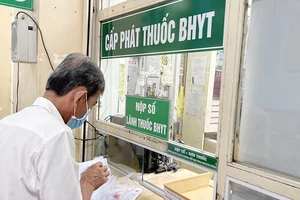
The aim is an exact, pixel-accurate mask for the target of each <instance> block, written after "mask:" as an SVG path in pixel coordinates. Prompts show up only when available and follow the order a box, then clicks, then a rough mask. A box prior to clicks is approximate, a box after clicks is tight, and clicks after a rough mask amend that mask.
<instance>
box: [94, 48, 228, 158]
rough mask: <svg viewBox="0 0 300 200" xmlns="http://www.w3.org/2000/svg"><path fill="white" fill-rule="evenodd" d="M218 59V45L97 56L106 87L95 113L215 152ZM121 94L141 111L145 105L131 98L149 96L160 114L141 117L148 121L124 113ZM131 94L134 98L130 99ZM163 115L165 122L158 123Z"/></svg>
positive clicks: (219, 60) (221, 54)
mask: <svg viewBox="0 0 300 200" xmlns="http://www.w3.org/2000/svg"><path fill="white" fill-rule="evenodd" d="M222 60H223V51H211V52H199V53H188V54H169V55H158V56H140V57H128V58H116V59H107V60H102V61H101V70H102V71H103V73H104V77H105V78H106V88H107V89H106V90H105V93H104V95H103V97H101V104H99V105H98V106H99V107H98V108H99V109H98V112H97V119H98V120H105V121H107V122H111V123H116V124H119V125H122V126H126V125H130V126H133V125H135V126H136V128H134V127H133V128H134V130H137V131H139V132H142V133H143V131H144V130H145V131H148V132H146V133H145V134H147V133H148V134H149V132H150V134H151V131H152V132H153V130H154V131H155V130H156V132H158V133H160V134H167V133H169V134H168V136H166V137H165V138H164V137H161V138H162V139H166V140H172V141H176V142H178V143H181V144H185V145H188V146H191V147H195V148H197V149H200V150H204V151H208V152H211V153H215V151H216V143H217V141H216V139H217V136H216V134H217V129H218V120H219V105H220V103H219V102H220V85H221V74H222ZM126 98H127V109H128V110H129V109H140V108H141V109H143V111H144V110H145V112H146V113H147V112H149V105H147V106H146V105H142V104H141V106H142V107H139V105H140V104H137V103H136V102H138V103H139V102H142V101H146V100H147V99H148V100H149V99H150V100H153V101H152V104H151V106H153V105H154V104H155V108H153V107H151V109H152V108H153V109H154V110H152V111H153V113H154V111H155V109H156V111H155V112H156V113H158V112H159V111H161V115H160V114H156V115H152V116H150V117H148V118H145V120H146V119H147V120H148V119H149V120H148V122H149V126H145V124H146V123H147V121H141V120H140V119H139V118H138V119H135V118H133V116H132V115H131V114H130V113H129V114H128V113H127V114H126ZM129 98H130V99H129ZM136 98H138V99H137V100H136ZM132 99H133V100H135V101H136V102H134V103H133V104H131V103H130V102H132ZM129 101H130V102H129ZM153 102H154V103H153ZM166 102H167V103H166ZM163 103H165V104H163ZM100 106H101V109H100ZM137 106H138V107H137ZM165 107H169V110H166V111H165V110H164V109H165ZM128 110H127V112H129V111H128ZM139 111H140V110H139ZM150 111H151V110H150ZM167 112H169V113H167ZM153 113H152V114H153ZM126 115H127V116H126ZM162 115H163V116H162ZM160 117H161V118H160ZM166 118H168V121H166V122H165V123H166V124H167V125H166V126H165V127H164V126H163V125H159V124H158V122H161V123H162V121H164V120H165V119H166ZM144 122H145V123H144ZM126 123H127V124H126ZM150 123H151V124H150ZM162 124H164V123H162ZM141 127H142V128H144V129H141ZM154 136H155V135H154ZM158 137H159V135H158ZM159 138H160V137H159Z"/></svg>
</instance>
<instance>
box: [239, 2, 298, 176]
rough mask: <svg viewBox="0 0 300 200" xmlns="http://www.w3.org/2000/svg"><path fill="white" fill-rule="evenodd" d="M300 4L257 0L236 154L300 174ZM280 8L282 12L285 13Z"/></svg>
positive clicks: (275, 169)
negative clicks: (299, 62)
mask: <svg viewBox="0 0 300 200" xmlns="http://www.w3.org/2000/svg"><path fill="white" fill-rule="evenodd" d="M299 9H300V4H299V3H298V2H297V1H295V0H287V1H286V0H278V1H272V0H265V1H259V0H253V1H252V8H251V16H250V29H249V34H248V36H247V38H248V42H247V43H248V44H247V49H246V50H247V54H246V60H245V61H246V62H245V66H244V67H245V69H244V73H243V81H242V83H243V84H242V91H241V93H242V97H241V99H242V102H241V117H240V125H239V126H238V130H237V135H236V148H235V160H236V161H240V162H243V163H247V164H249V165H252V166H257V167H260V168H263V169H266V170H270V171H273V172H278V173H281V174H286V175H289V176H291V177H293V178H296V179H299V178H300V171H299V169H298V166H299V165H300V153H299V144H298V143H299V142H300V134H299V130H300V126H299V121H300V103H299V102H300V95H299V92H297V90H296V85H298V83H299V81H300V73H299V72H300V70H299V67H298V58H297V55H298V46H297V44H298V40H299V37H298V35H299V33H300V27H299V26H295V25H292V24H295V22H296V21H295V20H296V19H297V18H298V17H299V16H300V13H299V12H298V10H299ZM278 13H281V14H280V15H279V14H278Z"/></svg>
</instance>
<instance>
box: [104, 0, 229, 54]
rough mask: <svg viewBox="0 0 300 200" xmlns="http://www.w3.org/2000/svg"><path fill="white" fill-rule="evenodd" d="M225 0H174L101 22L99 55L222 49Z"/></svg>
mask: <svg viewBox="0 0 300 200" xmlns="http://www.w3.org/2000/svg"><path fill="white" fill-rule="evenodd" d="M225 1H226V0H177V1H171V2H170V3H168V4H164V5H160V6H157V7H154V8H150V9H147V10H143V11H140V12H138V13H134V14H131V15H127V16H124V17H121V18H118V19H113V20H110V21H106V22H103V23H102V24H101V58H102V59H104V58H115V57H128V56H138V55H158V54H166V53H180V52H193V51H209V50H220V49H223V32H224V16H225Z"/></svg>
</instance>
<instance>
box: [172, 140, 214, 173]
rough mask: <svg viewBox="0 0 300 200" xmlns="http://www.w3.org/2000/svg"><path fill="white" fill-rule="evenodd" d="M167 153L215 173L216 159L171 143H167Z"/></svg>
mask: <svg viewBox="0 0 300 200" xmlns="http://www.w3.org/2000/svg"><path fill="white" fill-rule="evenodd" d="M168 153H169V154H170V155H173V156H175V157H179V158H183V159H185V160H188V161H191V162H193V163H195V164H198V165H201V166H203V167H206V168H209V169H212V170H214V171H217V166H218V160H217V158H216V157H213V156H210V155H206V154H203V153H199V152H196V151H192V150H190V149H186V148H184V147H182V146H179V145H175V144H171V143H168Z"/></svg>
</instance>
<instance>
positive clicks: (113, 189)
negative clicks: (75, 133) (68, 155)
mask: <svg viewBox="0 0 300 200" xmlns="http://www.w3.org/2000/svg"><path fill="white" fill-rule="evenodd" d="M96 162H102V164H103V165H104V166H107V167H108V164H107V159H106V158H103V157H102V156H101V157H97V158H95V159H94V160H91V161H87V162H83V163H79V177H80V176H81V173H82V172H84V171H85V170H86V169H87V168H88V167H90V166H91V165H93V164H94V163H96ZM108 170H109V172H111V171H110V169H109V167H108ZM134 177H135V176H134V174H129V175H127V176H126V177H124V178H122V179H121V180H118V179H117V178H116V177H115V176H114V175H112V174H111V175H110V176H109V177H108V181H107V182H106V183H105V184H103V185H102V186H101V187H100V188H98V189H97V190H96V191H94V192H93V194H92V197H91V200H135V199H136V198H137V197H138V196H139V195H140V194H141V192H142V188H141V187H140V186H139V184H138V183H137V182H136V181H135V180H131V179H130V178H132V179H134Z"/></svg>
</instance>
